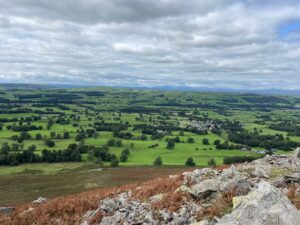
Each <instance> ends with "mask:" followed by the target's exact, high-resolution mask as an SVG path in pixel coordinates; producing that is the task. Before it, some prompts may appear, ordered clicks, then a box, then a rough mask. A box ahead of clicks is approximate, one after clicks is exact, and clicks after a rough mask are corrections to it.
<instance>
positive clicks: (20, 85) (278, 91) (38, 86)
mask: <svg viewBox="0 0 300 225" xmlns="http://www.w3.org/2000/svg"><path fill="white" fill-rule="evenodd" d="M0 87H2V88H5V89H15V88H16V89H45V88H96V87H98V86H96V85H78V84H25V83H24V84H23V83H2V84H1V83H0ZM99 87H106V88H107V87H110V88H127V89H128V88H129V89H146V90H164V91H191V92H227V93H228V92H232V93H253V94H274V95H300V90H284V89H256V90H255V89H232V88H206V87H187V86H157V87H135V86H132V87H129V86H99Z"/></svg>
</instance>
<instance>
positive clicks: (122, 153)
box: [120, 148, 129, 162]
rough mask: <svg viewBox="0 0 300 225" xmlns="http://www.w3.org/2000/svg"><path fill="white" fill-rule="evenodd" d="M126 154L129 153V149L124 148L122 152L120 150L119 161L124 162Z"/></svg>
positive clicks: (126, 157)
mask: <svg viewBox="0 0 300 225" xmlns="http://www.w3.org/2000/svg"><path fill="white" fill-rule="evenodd" d="M128 155H129V149H128V148H125V149H124V150H123V151H122V152H121V156H120V161H121V162H126V161H127V159H128Z"/></svg>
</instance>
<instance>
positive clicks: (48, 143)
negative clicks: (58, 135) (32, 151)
mask: <svg viewBox="0 0 300 225" xmlns="http://www.w3.org/2000/svg"><path fill="white" fill-rule="evenodd" d="M45 145H47V146H48V147H54V146H55V142H54V141H53V140H51V139H46V140H45Z"/></svg>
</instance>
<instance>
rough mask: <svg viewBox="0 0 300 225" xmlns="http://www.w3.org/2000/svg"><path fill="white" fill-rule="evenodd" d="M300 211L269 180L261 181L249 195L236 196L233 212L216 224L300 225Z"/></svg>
mask: <svg viewBox="0 0 300 225" xmlns="http://www.w3.org/2000/svg"><path fill="white" fill-rule="evenodd" d="M299 221H300V212H299V211H298V210H297V209H296V208H295V206H294V205H292V203H291V202H290V201H289V199H288V198H287V197H286V196H285V195H284V194H282V193H281V192H280V190H278V189H277V188H275V187H273V186H272V185H270V184H269V183H268V182H265V181H261V182H260V183H259V184H257V186H256V188H255V189H254V190H253V191H251V192H250V193H249V194H248V195H246V196H242V197H235V198H234V200H233V211H232V213H230V214H228V215H225V216H224V217H223V218H221V219H220V220H219V221H218V222H217V223H216V225H249V224H251V225H299Z"/></svg>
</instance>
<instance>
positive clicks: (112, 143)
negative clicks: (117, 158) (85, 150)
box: [106, 139, 115, 146]
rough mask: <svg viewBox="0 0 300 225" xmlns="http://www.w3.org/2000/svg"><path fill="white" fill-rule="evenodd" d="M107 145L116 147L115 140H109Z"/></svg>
mask: <svg viewBox="0 0 300 225" xmlns="http://www.w3.org/2000/svg"><path fill="white" fill-rule="evenodd" d="M106 144H107V145H108V146H114V145H115V140H114V139H109V140H108V141H107V142H106Z"/></svg>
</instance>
